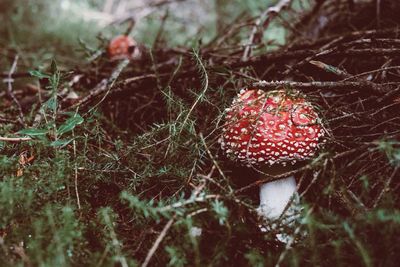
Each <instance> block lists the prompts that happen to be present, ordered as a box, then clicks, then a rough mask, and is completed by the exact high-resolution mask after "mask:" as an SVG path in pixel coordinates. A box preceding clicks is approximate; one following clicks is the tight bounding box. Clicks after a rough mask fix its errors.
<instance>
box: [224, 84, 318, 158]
mask: <svg viewBox="0 0 400 267" xmlns="http://www.w3.org/2000/svg"><path fill="white" fill-rule="evenodd" d="M225 119H226V122H225V124H224V127H223V134H222V136H221V138H220V139H219V142H220V143H221V147H222V149H223V150H224V151H225V153H226V154H227V155H228V156H230V157H231V158H234V159H236V160H239V161H240V162H243V163H246V164H247V165H253V164H261V163H262V164H267V165H273V164H275V163H281V164H282V165H286V163H287V162H290V163H292V164H294V163H296V161H298V160H305V159H309V158H311V157H313V156H314V154H315V152H316V151H317V150H318V144H319V141H320V138H321V137H323V135H324V130H323V129H322V124H321V122H320V118H319V117H318V114H317V112H316V111H315V109H314V108H313V106H312V105H311V103H309V102H307V101H306V100H305V99H304V98H302V97H300V96H299V92H297V91H292V92H291V93H287V92H285V91H283V90H276V91H271V92H267V93H266V92H264V91H262V90H255V89H252V90H242V91H241V92H240V93H239V94H238V96H237V98H235V99H234V100H233V103H232V105H231V107H229V108H227V109H226V116H225Z"/></svg>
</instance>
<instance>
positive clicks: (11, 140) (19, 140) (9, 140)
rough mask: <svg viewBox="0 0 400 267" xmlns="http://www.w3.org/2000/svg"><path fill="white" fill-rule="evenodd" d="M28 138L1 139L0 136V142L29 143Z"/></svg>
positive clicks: (29, 139)
mask: <svg viewBox="0 0 400 267" xmlns="http://www.w3.org/2000/svg"><path fill="white" fill-rule="evenodd" d="M31 140H32V138H30V137H2V136H0V141H4V142H23V141H31Z"/></svg>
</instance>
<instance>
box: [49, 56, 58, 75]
mask: <svg viewBox="0 0 400 267" xmlns="http://www.w3.org/2000/svg"><path fill="white" fill-rule="evenodd" d="M50 69H51V73H56V72H57V71H58V67H57V62H56V61H55V60H54V58H53V60H52V61H51V66H50Z"/></svg>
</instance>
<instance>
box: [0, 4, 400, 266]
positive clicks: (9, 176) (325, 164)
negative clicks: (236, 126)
mask: <svg viewBox="0 0 400 267" xmlns="http://www.w3.org/2000/svg"><path fill="white" fill-rule="evenodd" d="M217 2H220V1H217ZM222 2H223V1H222ZM295 2H296V3H295V7H294V8H295V10H291V11H290V12H287V13H284V15H283V17H282V18H281V20H280V21H281V24H282V25H280V28H279V27H278V29H276V30H277V31H280V29H283V28H285V29H286V28H287V29H286V30H287V32H285V33H284V35H286V34H289V33H290V29H291V28H290V27H289V26H288V25H287V24H286V23H285V22H286V19H289V18H292V19H293V16H295V15H293V14H298V13H297V12H300V7H298V6H299V3H298V2H297V1H295ZM341 2H343V3H344V2H347V1H341ZM310 4H313V3H310ZM372 6H374V5H372ZM250 7H251V8H254V11H253V12H256V11H258V10H259V7H258V6H257V5H255V6H250ZM302 8H304V10H303V12H305V11H307V12H311V11H310V10H308V9H307V8H309V6H306V7H302ZM367 8H370V6H367ZM227 10H229V8H227ZM368 10H369V9H368ZM291 12H292V13H293V14H292V13H291ZM313 12H316V11H315V10H313ZM250 14H252V13H250ZM307 14H309V13H307ZM311 14H314V13H312V12H311ZM238 16H239V15H238ZM235 19H237V21H236V20H235ZM235 19H232V20H229V22H226V23H227V24H229V23H230V24H229V25H230V26H232V27H233V28H234V27H235V26H236V23H239V22H240V23H244V24H246V23H247V24H248V20H251V19H252V16H245V17H243V18H242V20H241V18H240V16H239V17H238V18H235ZM392 19H394V18H392ZM392 19H390V20H388V21H387V22H386V21H385V23H388V24H389V26H390V25H391V24H390V23H392ZM282 21H283V22H282ZM300 22H302V21H301V20H300V21H298V23H300ZM303 23H304V24H306V23H305V22H304V21H303ZM382 23H384V22H382ZM250 25H251V26H253V24H251V23H250ZM384 25H385V24H384ZM223 26H224V25H222V26H221V29H220V30H222V29H225V27H223ZM251 26H250V27H248V28H245V29H247V30H246V31H245V30H244V29H242V28H241V27H238V28H237V31H235V32H232V33H229V35H228V36H222V35H220V36H219V37H218V38H216V39H212V38H210V39H209V41H208V43H205V44H201V43H198V44H196V49H194V50H193V49H184V48H181V50H178V51H177V50H174V49H171V50H169V49H168V48H165V47H162V48H158V49H156V48H155V49H154V50H149V52H148V55H147V57H145V58H144V59H142V61H140V62H130V63H129V64H127V65H119V64H122V63H121V62H109V61H108V60H107V59H106V58H105V55H103V56H99V57H98V58H95V59H94V61H92V62H87V63H85V64H84V65H82V66H81V67H80V68H71V69H70V70H66V69H65V68H64V67H60V66H57V64H56V63H55V61H46V63H45V64H44V66H43V67H41V68H39V66H34V67H32V68H30V70H31V71H30V75H31V79H33V80H34V82H35V84H36V85H38V86H39V87H40V88H41V89H43V91H39V93H37V92H35V93H34V94H32V93H20V94H17V99H18V100H19V101H20V102H22V103H28V104H25V105H24V106H23V107H22V108H23V109H22V113H23V114H24V118H23V120H22V119H21V118H19V115H18V114H19V110H18V106H17V105H15V104H14V103H13V100H12V98H11V96H10V95H4V99H6V101H3V102H1V104H0V105H1V108H2V111H1V113H0V119H1V127H0V136H2V137H3V136H14V137H15V136H17V137H23V138H27V139H24V140H23V141H20V142H8V141H1V142H0V173H1V178H0V214H1V216H0V266H123V267H126V266H137V265H141V264H142V266H143V265H146V264H148V266H165V265H168V266H332V265H334V266H368V267H369V266H397V265H398V260H399V256H398V255H399V252H400V242H399V241H400V239H399V236H400V227H399V224H400V209H399V204H398V203H399V190H400V189H399V182H398V177H399V175H398V170H399V166H400V165H399V164H400V163H399V162H400V141H399V135H398V125H399V112H398V110H397V109H396V104H395V103H397V102H395V101H396V98H395V97H396V95H394V96H393V95H391V94H389V93H388V92H386V91H385V92H384V93H382V94H381V95H379V94H378V95H374V94H369V93H365V92H364V91H361V90H360V88H364V87H355V88H354V91H352V90H350V91H343V88H342V87H335V88H329V87H328V88H326V87H316V88H312V89H311V90H310V89H307V88H306V89H304V91H303V93H304V94H306V95H307V97H308V98H309V99H310V101H311V102H313V103H315V104H318V105H319V107H320V108H319V111H320V113H321V115H322V116H323V117H324V121H325V123H326V125H327V128H328V130H329V136H328V137H327V145H325V146H324V147H323V149H322V150H321V152H320V154H319V156H318V157H317V158H316V159H314V160H313V161H310V162H305V163H304V164H302V165H299V166H297V165H296V170H295V172H296V173H295V175H296V178H297V180H298V181H299V184H300V185H299V193H300V194H301V205H302V207H303V210H302V212H301V219H300V220H299V223H298V225H297V226H296V227H297V228H296V229H291V228H290V227H285V226H282V231H284V232H286V233H288V234H290V235H293V236H295V237H296V242H295V243H293V244H290V245H287V244H285V243H282V242H280V241H279V240H278V239H277V238H276V234H277V232H275V231H270V232H261V231H260V228H259V224H260V221H259V218H258V216H257V212H256V207H257V205H258V201H259V200H258V184H254V182H256V181H257V180H259V177H258V173H257V172H256V171H254V170H252V169H249V168H246V167H244V166H240V165H239V164H237V163H235V162H231V161H229V160H228V159H227V158H226V157H225V156H224V155H223V154H222V153H221V151H220V148H219V145H218V142H217V140H218V137H219V134H220V133H221V127H222V125H223V123H224V121H223V116H224V112H225V111H224V110H225V108H226V107H228V106H229V105H230V103H231V101H232V98H233V97H234V96H235V95H236V94H237V92H238V91H239V90H240V89H242V88H243V87H246V86H252V84H253V82H254V81H258V80H261V79H268V80H278V79H285V77H292V78H293V80H298V81H301V82H310V81H313V80H314V79H316V78H319V81H321V83H323V82H324V81H332V82H333V83H334V82H336V81H337V80H339V79H338V77H336V76H334V74H332V72H335V71H336V68H334V67H332V66H337V67H340V68H342V69H346V70H347V71H349V72H350V73H352V74H353V75H356V74H359V73H363V72H366V71H377V72H378V73H379V74H380V75H378V74H377V75H376V76H374V77H372V78H370V79H369V80H368V81H371V82H374V83H376V84H378V85H380V86H381V85H382V84H384V83H388V82H389V81H390V82H393V83H398V75H397V74H396V73H387V74H385V75H386V76H384V75H383V74H382V73H381V72H382V70H381V69H380V68H381V66H382V65H383V64H389V65H390V64H393V65H395V66H396V62H398V58H397V56H396V57H395V56H393V58H392V59H390V60H389V61H390V63H387V61H386V60H388V59H387V58H380V57H377V58H372V59H371V58H368V59H364V60H360V61H357V58H356V59H354V58H352V57H351V56H349V55H346V54H345V55H343V54H340V53H339V52H340V51H341V48H342V45H343V46H346V45H348V46H350V45H349V43H350V44H351V45H354V46H355V47H356V48H359V47H357V45H358V43H356V44H354V43H351V42H352V41H354V40H352V39H351V38H353V37H354V36H355V33H351V34H349V35H347V37H346V38H347V39H346V38H343V39H333V40H336V42H338V43H337V47H336V46H333V48H331V49H333V50H334V51H339V52H338V53H337V54H336V55H335V54H332V55H330V54H328V56H327V57H325V58H323V57H322V59H321V58H317V59H318V60H324V62H325V63H326V64H330V65H329V66H331V67H330V68H329V72H327V71H325V70H319V69H318V70H315V69H312V70H310V67H309V66H308V65H306V66H304V65H301V64H299V62H302V60H305V58H306V57H307V56H310V55H309V54H307V53H308V52H309V51H310V50H312V51H314V52H315V51H319V49H321V47H322V48H323V47H324V45H327V44H331V41H332V39H329V38H331V35H332V34H334V33H332V32H329V31H328V32H324V33H323V34H320V36H318V38H321V39H318V38H317V39H316V41H315V42H311V43H308V42H307V40H306V41H304V39H301V38H300V37H298V39H297V38H296V36H297V35H296V32H295V33H292V34H293V36H295V37H293V36H291V38H292V39H293V40H292V39H290V40H292V41H293V44H292V43H291V44H288V45H287V46H284V47H282V48H281V45H283V44H279V42H278V44H276V41H275V40H273V41H271V43H268V44H267V43H266V42H263V41H262V40H263V39H262V38H259V40H258V42H259V43H258V44H256V43H255V44H254V55H256V56H254V57H252V54H251V53H250V54H249V57H250V58H251V60H244V61H243V60H242V55H243V50H244V47H243V46H242V45H240V44H239V45H238V44H237V40H242V41H243V42H246V41H247V39H246V38H248V35H249V34H248V32H249V29H250V31H251V29H252V27H251ZM303 26H304V25H303ZM216 28H218V27H216ZM388 28H389V27H388ZM389 29H390V31H388V32H385V33H382V35H383V37H382V36H381V37H382V38H386V39H392V38H395V36H396V35H397V34H398V30H393V28H392V27H390V28H389ZM286 30H285V31H286ZM292 30H293V29H292ZM363 30H365V31H368V30H370V28H368V27H366V28H362V29H359V31H363ZM216 31H217V32H218V30H216ZM310 32H311V31H310ZM258 34H259V33H258ZM352 34H353V35H352ZM368 34H370V33H369V32H362V34H361V35H360V36H356V37H354V38H358V37H360V38H359V39H361V37H364V39H366V38H368V37H370V35H368ZM379 34H380V33H376V35H377V36H378V37H379ZM243 36H246V37H245V38H244V37H243ZM333 36H334V35H333ZM264 37H265V36H264ZM375 37H376V36H375ZM219 38H221V39H222V38H227V40H226V41H221V39H219ZM324 38H325V39H324ZM332 38H335V37H332ZM364 39H363V40H364ZM357 40H358V39H357ZM386 41H387V40H386ZM386 41H385V42H386ZM188 42H189V43H190V41H188ZM342 42H343V43H342ZM333 44H336V43H335V42H333ZM367 44H368V43H367ZM296 45H297V47H296ZM364 45H365V44H364V43H362V44H361V45H360V46H361V47H362V48H363V47H364ZM374 45H376V44H375V43H374V44H373V45H371V46H367V48H368V49H369V48H380V43H379V44H378V45H376V47H375V46H374ZM390 45H393V46H394V45H396V42H395V41H393V42H392V43H390ZM272 46H273V48H274V49H277V51H276V54H273V52H271V55H272V56H271V57H270V58H268V56H269V55H270V54H269V53H266V51H268V52H269V51H270V49H271V48H272ZM304 46H305V47H306V49H304V50H303V49H302V48H304ZM365 46H366V45H365ZM96 49H98V50H99V51H101V50H102V49H103V50H104V47H103V46H102V45H100V46H99V47H98V48H96ZM225 49H226V50H225ZM280 49H282V50H280ZM335 49H336V50H335ZM221 51H225V52H221ZM226 51H228V52H226ZM282 51H283V52H282ZM293 51H294V52H293ZM85 52H87V53H88V54H90V53H91V51H89V50H85ZM319 52H321V51H319ZM290 53H292V54H294V55H295V56H294V60H293V58H291V57H290V56H288V55H291V54H290ZM302 53H303V54H302ZM359 53H360V52H359ZM315 54H316V52H315ZM298 55H300V56H299V57H300V58H296V57H297V56H298ZM301 56H303V57H301ZM264 57H266V58H264ZM274 57H275V58H278V59H279V60H276V61H275V62H273V61H274ZM314 59H315V58H314ZM265 60H269V61H268V62H272V63H271V65H268V66H266V63H265V62H266V61H265ZM365 61H367V63H368V67H366V64H367V63H366V62H365ZM241 64H242V65H241ZM289 65H290V68H289V67H288V66H289ZM121 66H122V67H121ZM332 70H333V71H332ZM285 72H286V73H285ZM284 73H285V75H287V76H285V77H283V76H284V75H283V74H284ZM113 76H115V77H113ZM76 77H79V79H78V80H79V81H78V82H76V83H71V81H73V80H74V79H75V78H76ZM282 77H283V78H282ZM132 78H135V79H136V80H129V79H132ZM111 79H112V83H111V82H110V80H111ZM114 79H115V80H114ZM288 80H289V79H288ZM103 81H106V82H109V84H112V85H110V86H109V88H106V89H107V90H104V91H101V93H100V94H99V95H94V96H93V98H87V100H85V96H87V95H89V93H88V92H89V90H92V91H95V90H94V89H96V88H99V84H102V82H103ZM339 81H340V80H339ZM355 81H358V80H355ZM382 86H383V85H382ZM17 88H18V89H19V87H18V86H16V85H15V84H14V91H15V90H16V89H17ZM290 89H291V88H290ZM383 89H386V88H383ZM389 89H391V90H397V89H393V88H392V87H390V88H389ZM64 90H67V91H68V90H69V91H75V92H77V93H78V94H79V96H80V98H79V99H78V100H77V101H80V100H82V99H83V100H85V101H83V100H82V102H81V103H80V105H76V103H77V102H68V101H69V100H68V99H66V97H65V96H66V94H65V93H64V92H63V91H64ZM266 90H267V89H266ZM300 90H302V88H300ZM395 92H396V91H395ZM38 94H40V97H38V98H34V101H30V102H23V101H22V100H24V99H26V98H25V97H27V96H29V97H32V95H33V96H37V95H38ZM105 96H106V97H105ZM385 97H386V98H385ZM397 101H398V100H397ZM393 103H394V104H393ZM74 105H75V106H74Z"/></svg>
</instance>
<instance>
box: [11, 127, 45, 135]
mask: <svg viewBox="0 0 400 267" xmlns="http://www.w3.org/2000/svg"><path fill="white" fill-rule="evenodd" d="M18 133H19V134H26V135H29V136H41V135H45V134H47V133H48V130H47V129H35V128H29V129H23V130H21V131H19V132H18Z"/></svg>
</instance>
